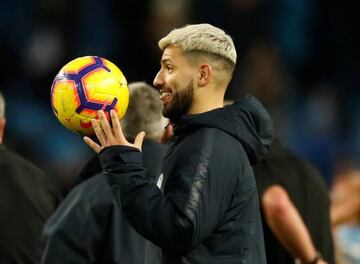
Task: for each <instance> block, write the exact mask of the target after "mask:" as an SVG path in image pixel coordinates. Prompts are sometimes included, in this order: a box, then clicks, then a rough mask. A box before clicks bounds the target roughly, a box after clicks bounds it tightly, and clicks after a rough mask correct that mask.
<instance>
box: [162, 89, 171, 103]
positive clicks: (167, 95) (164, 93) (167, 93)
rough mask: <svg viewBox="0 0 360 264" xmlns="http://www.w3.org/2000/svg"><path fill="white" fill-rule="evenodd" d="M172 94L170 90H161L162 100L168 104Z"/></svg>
mask: <svg viewBox="0 0 360 264" xmlns="http://www.w3.org/2000/svg"><path fill="white" fill-rule="evenodd" d="M171 95H172V92H171V91H170V90H160V100H161V101H162V102H163V103H166V102H167V101H169V100H170V99H171Z"/></svg>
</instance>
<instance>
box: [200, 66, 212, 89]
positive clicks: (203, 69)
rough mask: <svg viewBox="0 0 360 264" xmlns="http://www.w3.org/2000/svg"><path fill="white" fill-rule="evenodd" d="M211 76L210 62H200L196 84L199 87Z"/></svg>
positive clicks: (205, 83) (206, 82)
mask: <svg viewBox="0 0 360 264" xmlns="http://www.w3.org/2000/svg"><path fill="white" fill-rule="evenodd" d="M211 77H212V67H211V65H210V64H207V63H206V64H201V65H200V71H199V80H198V85H199V86H200V87H202V86H205V85H207V84H208V83H209V82H210V80H211Z"/></svg>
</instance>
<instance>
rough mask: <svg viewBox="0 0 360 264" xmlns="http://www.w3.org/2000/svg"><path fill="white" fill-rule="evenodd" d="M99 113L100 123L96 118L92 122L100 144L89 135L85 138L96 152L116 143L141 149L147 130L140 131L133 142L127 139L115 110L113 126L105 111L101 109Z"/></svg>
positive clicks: (111, 114)
mask: <svg viewBox="0 0 360 264" xmlns="http://www.w3.org/2000/svg"><path fill="white" fill-rule="evenodd" d="M98 114H99V119H100V124H99V123H98V122H97V121H96V119H91V124H92V126H93V128H94V131H95V134H96V137H97V138H98V140H99V142H100V145H99V144H97V143H96V142H95V141H93V140H92V139H91V138H89V137H84V138H83V139H84V141H85V143H86V144H88V145H89V146H90V148H92V149H93V150H94V151H95V152H96V153H99V152H100V151H101V150H102V149H103V148H105V147H109V146H114V145H123V146H129V147H133V148H137V149H139V150H140V151H141V147H142V143H143V140H144V136H145V132H140V133H139V134H137V136H136V138H135V142H134V143H133V144H131V143H129V142H128V141H127V140H126V138H125V136H124V133H123V131H122V129H121V126H120V121H119V118H118V116H117V114H116V113H115V111H114V110H111V111H110V117H111V123H112V128H111V126H110V124H109V122H108V121H107V119H106V117H105V113H104V111H102V110H100V111H99V112H98Z"/></svg>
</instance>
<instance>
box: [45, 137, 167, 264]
mask: <svg viewBox="0 0 360 264" xmlns="http://www.w3.org/2000/svg"><path fill="white" fill-rule="evenodd" d="M164 148H165V147H164V146H162V145H160V144H158V143H153V142H151V141H146V142H145V145H144V151H145V152H146V153H147V152H150V153H152V152H154V153H152V157H153V160H151V159H150V158H145V164H147V167H148V172H149V174H150V175H152V177H153V178H155V175H156V174H158V171H159V167H160V165H161V163H159V161H158V160H159V157H161V158H162V156H163V153H164V151H165V150H164ZM44 237H45V239H46V247H45V251H44V254H43V258H42V263H48V264H57V263H59V264H60V263H61V264H62V263H77V264H81V263H84V264H85V263H87V264H91V263H102V264H105V263H112V264H115V263H117V264H122V263H124V264H127V263H129V264H140V263H144V251H145V239H144V238H143V237H141V236H140V235H139V234H138V233H137V232H136V231H135V230H134V229H133V228H132V227H131V226H130V225H129V223H128V221H127V220H126V218H125V217H124V216H123V213H122V211H121V209H120V207H119V206H118V204H117V202H116V201H115V199H114V196H113V195H112V193H111V191H110V188H109V185H108V184H107V182H106V178H105V176H104V175H103V174H102V173H101V165H100V162H99V159H98V157H97V156H95V157H94V158H93V159H92V160H90V161H89V162H88V163H87V165H86V166H85V167H84V168H83V170H82V171H81V173H80V175H79V181H78V184H77V185H76V186H75V187H74V188H73V189H72V190H71V191H70V193H69V194H68V195H67V196H66V198H65V200H64V201H63V202H62V203H61V205H60V206H59V208H58V209H57V210H56V212H55V213H54V214H53V215H52V216H51V218H50V219H49V221H48V223H47V224H46V226H45V228H44Z"/></svg>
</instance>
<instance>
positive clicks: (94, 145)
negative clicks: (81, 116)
mask: <svg viewBox="0 0 360 264" xmlns="http://www.w3.org/2000/svg"><path fill="white" fill-rule="evenodd" d="M83 140H84V142H85V143H86V144H87V145H88V146H89V147H90V148H92V149H93V150H94V151H95V152H96V153H99V152H100V151H101V149H102V147H100V146H99V145H98V144H97V143H96V142H94V141H93V140H92V139H91V138H89V137H83Z"/></svg>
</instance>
